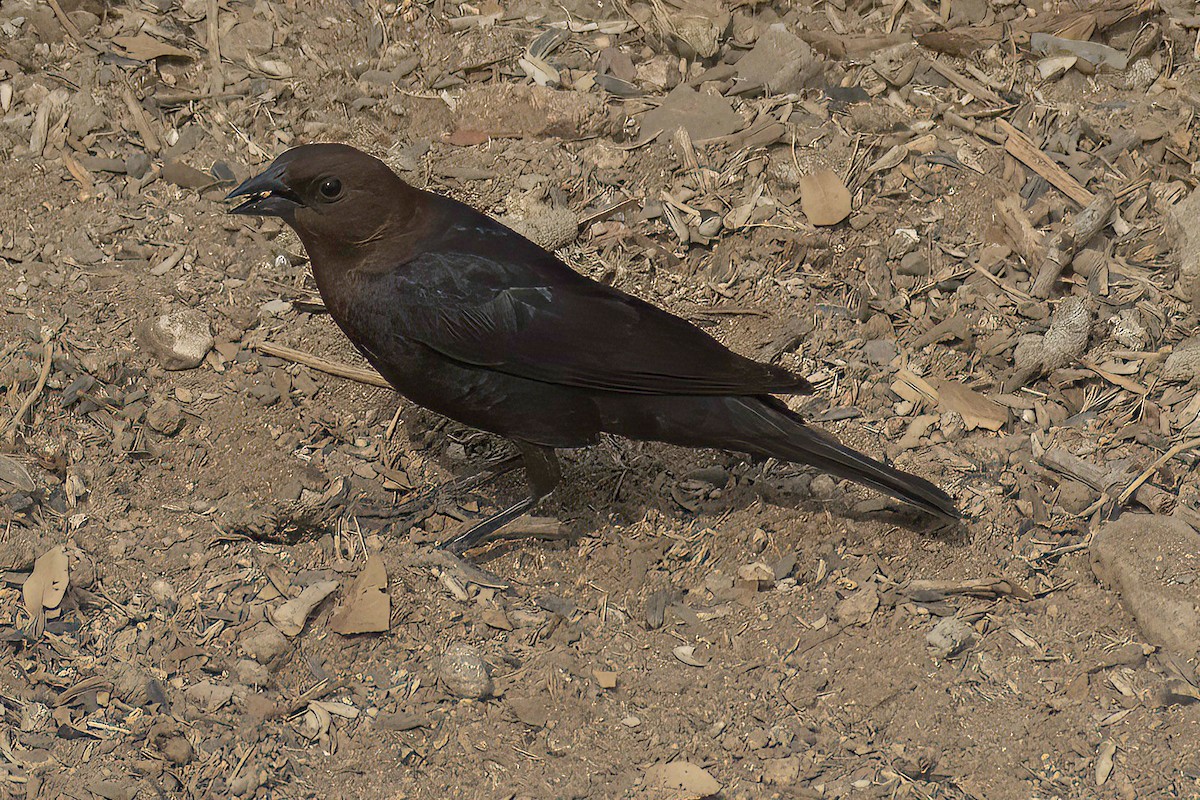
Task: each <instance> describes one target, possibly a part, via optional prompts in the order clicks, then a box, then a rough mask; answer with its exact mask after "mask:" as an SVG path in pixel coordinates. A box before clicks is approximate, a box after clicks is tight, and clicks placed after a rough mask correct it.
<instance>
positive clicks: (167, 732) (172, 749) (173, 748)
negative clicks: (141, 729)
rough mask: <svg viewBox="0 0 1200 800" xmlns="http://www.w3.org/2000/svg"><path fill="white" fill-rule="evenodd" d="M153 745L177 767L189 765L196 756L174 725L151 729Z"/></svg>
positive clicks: (150, 736) (150, 737)
mask: <svg viewBox="0 0 1200 800" xmlns="http://www.w3.org/2000/svg"><path fill="white" fill-rule="evenodd" d="M147 738H149V739H150V742H151V744H153V745H154V747H155V749H157V750H158V752H160V753H162V754H163V755H164V756H165V757H166V759H167V760H168V761H170V762H171V763H172V764H175V765H177V766H183V765H185V764H189V763H191V761H192V758H193V757H194V756H195V751H194V750H193V749H192V745H191V743H190V742H189V741H188V740H187V737H185V736H184V735H183V733H182V732H181V731H179V730H178V729H176V728H175V726H174V725H173V724H170V723H168V724H165V725H159V726H158V728H157V729H155V728H153V727H152V728H151V732H150V735H149V736H148V737H147Z"/></svg>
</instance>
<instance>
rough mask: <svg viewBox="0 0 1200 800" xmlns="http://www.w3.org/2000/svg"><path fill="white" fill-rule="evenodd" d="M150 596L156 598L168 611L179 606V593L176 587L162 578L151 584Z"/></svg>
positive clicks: (155, 600) (157, 602) (156, 601)
mask: <svg viewBox="0 0 1200 800" xmlns="http://www.w3.org/2000/svg"><path fill="white" fill-rule="evenodd" d="M150 596H151V597H152V598H154V602H155V603H156V604H157V605H159V606H160V607H162V608H164V609H167V610H168V611H172V612H173V611H174V610H175V609H176V608H178V607H179V594H178V593H177V592H176V591H175V587H174V586H172V585H171V584H170V582H169V581H165V580H163V579H162V578H159V579H158V580H156V581H155V582H154V583H152V584H150Z"/></svg>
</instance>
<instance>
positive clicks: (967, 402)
mask: <svg viewBox="0 0 1200 800" xmlns="http://www.w3.org/2000/svg"><path fill="white" fill-rule="evenodd" d="M931 383H932V384H933V387H934V388H935V389H936V390H937V395H938V409H939V410H941V411H956V412H958V413H959V414H960V415H961V416H962V418H963V422H964V423H966V426H967V430H974V429H975V428H984V429H986V430H989V431H998V430H1000V429H1001V428H1003V427H1004V423H1006V422H1008V408H1007V407H1005V406H1003V405H1001V404H1000V403H997V402H996V401H995V400H992V399H991V398H989V397H985V396H983V395H982V394H980V393H979V392H977V391H975V390H974V389H971V388H968V387H966V386H963V385H962V384H961V383H957V382H956V381H941V380H934V381H932V382H931Z"/></svg>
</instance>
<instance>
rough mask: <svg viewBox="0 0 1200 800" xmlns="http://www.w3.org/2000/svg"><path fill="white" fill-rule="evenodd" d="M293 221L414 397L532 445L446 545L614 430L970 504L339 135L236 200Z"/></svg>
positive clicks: (932, 510)
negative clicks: (797, 408)
mask: <svg viewBox="0 0 1200 800" xmlns="http://www.w3.org/2000/svg"><path fill="white" fill-rule="evenodd" d="M227 199H228V200H235V199H236V200H239V201H240V202H238V204H237V205H235V206H231V207H230V208H229V212H230V213H232V214H241V215H252V216H270V217H277V218H279V219H281V220H282V221H283V222H284V223H286V224H287V225H289V226H290V227H291V228H292V229H293V230H294V231H295V232H296V234H297V235H298V236H299V238H300V241H301V242H302V243H303V244H304V248H305V250H306V251H307V253H308V257H309V261H310V264H311V267H312V272H313V277H314V279H315V281H316V285H317V289H318V290H319V292H320V294H321V298H322V300H323V301H324V303H325V306H326V308H327V310H328V312H329V314H330V315H331V316H332V318H333V321H334V322H335V323H336V324H337V325H338V327H340V328H341V330H342V331H343V332H344V333H345V335H346V336H347V337H348V338H349V340H350V341H351V342H352V343H353V344H354V346H355V347H356V348H357V349H358V351H359V352H360V353H361V354H362V355H363V357H364V358H365V359H366V360H367V361H368V362H369V363H370V364H371V365H372V366H373V367H374V368H375V369H376V370H377V371H378V372H379V373H380V375H382V376H383V377H384V378H385V379H386V380H387V382H388V383H390V384H391V385H392V386H393V387H394V388H395V389H396V391H397V392H399V393H400V394H401V395H403V396H404V397H406V398H407V399H409V400H410V401H412V402H413V403H416V404H417V405H420V406H423V407H425V408H427V409H429V410H431V411H433V412H436V413H437V414H440V415H442V416H445V417H448V418H450V419H453V420H456V421H458V422H460V423H463V424H465V425H468V426H471V427H473V428H477V429H480V430H483V431H488V432H490V433H493V434H496V435H498V436H501V437H504V438H506V439H508V440H510V441H511V442H513V443H514V444H515V445H516V448H517V450H518V451H519V454H520V458H521V460H522V462H523V465H524V467H525V474H526V481H527V484H528V494H527V495H526V496H525V497H523V498H522V499H521V500H520V501H518V502H516V503H514V504H512V505H510V506H508V507H507V508H504V509H503V510H501V511H498V512H497V513H495V514H493V515H491V516H490V517H486V518H484V519H482V520H480V521H478V522H476V523H475V524H473V525H471V526H468V527H467V528H466V529H465V530H463V531H462V532H460V533H458V534H457V535H455V536H453V537H451V538H449V539H447V540H446V541H445V542H442V547H444V548H447V549H449V550H452V551H455V552H462V551H464V550H466V549H469V548H471V547H474V546H476V545H479V544H482V543H485V542H487V541H490V540H492V539H494V538H496V537H497V536H498V535H499V534H500V533H502V529H503V528H504V527H505V526H506V525H508V524H509V523H510V522H512V521H514V520H516V519H517V518H519V517H520V516H522V515H523V514H525V513H526V512H528V511H529V510H530V509H532V508H534V507H535V505H536V504H537V503H538V502H539V501H541V500H542V499H543V498H545V497H546V496H547V495H549V494H550V493H551V492H552V491H554V489H555V488H556V487H557V486H558V485H559V483H560V481H561V473H560V469H559V464H558V458H557V455H556V451H557V450H559V449H574V448H581V447H586V446H589V445H594V444H596V443H597V442H598V441H599V440H600V438H601V435H602V434H615V435H617V436H622V437H625V438H629V439H634V440H642V441H657V442H665V443H669V444H674V445H682V446H685V447H693V448H717V449H723V450H726V451H733V452H739V453H745V454H749V455H751V456H753V457H756V458H759V459H767V458H774V459H777V460H779V461H785V462H793V463H797V464H807V465H810V466H812V467H815V468H816V469H818V470H821V471H824V472H826V473H829V474H831V475H834V476H836V477H838V478H843V479H849V480H851V481H855V482H857V483H860V484H863V485H865V486H869V487H871V488H873V489H875V490H877V491H879V492H882V493H884V494H887V495H890V496H891V497H894V498H896V499H898V500H901V501H903V502H905V503H908V504H910V505H912V506H915V507H916V508H917V509H920V510H921V511H922V512H925V513H926V514H928V515H929V516H930V517H932V518H933V519H935V520H939V521H942V522H944V523H946V524H950V523H952V522H953V521H955V520H958V519H960V518H961V515H960V513H959V511H958V509H957V508H956V506H955V504H954V500H953V499H952V498H951V497H950V496H949V495H948V494H947V493H946V492H944V491H943V490H942V489H940V488H938V487H937V486H935V485H934V484H933V483H931V482H929V481H928V480H926V479H924V478H921V477H919V476H916V475H911V474H909V473H905V472H901V471H899V470H897V469H895V468H893V467H891V466H889V465H887V464H885V463H883V462H881V461H878V460H876V459H874V458H871V457H870V456H868V455H866V454H864V453H861V452H858V451H857V450H854V449H852V448H850V447H847V446H845V445H843V444H841V443H839V442H838V441H837V440H836V439H835V438H833V436H832V435H830V434H828V433H826V432H824V431H822V430H820V429H817V428H813V427H810V426H809V425H808V424H806V423H805V421H804V419H803V418H802V417H801V416H800V415H799V414H797V413H796V412H794V411H792V410H791V409H790V408H789V407H788V406H787V404H786V403H785V402H784V401H783V400H781V399H780V397H779V396H780V395H783V396H788V395H803V394H811V393H812V392H813V387H812V385H811V384H810V383H809V382H808V381H807V380H806V379H805V378H804V377H802V376H800V375H798V374H796V373H794V372H792V371H791V370H789V369H786V368H784V367H783V366H780V365H776V364H767V363H761V362H758V361H755V360H752V359H750V358H747V357H745V356H742V355H739V354H738V353H735V352H733V351H732V350H730V349H729V348H727V347H726V346H725V345H723V344H721V343H720V342H719V341H717V340H716V339H715V338H714V337H712V336H710V335H709V334H708V333H706V332H705V331H702V330H701V329H700V328H698V327H696V326H695V325H693V324H692V323H691V322H688V321H687V320H685V319H683V318H681V317H678V316H676V315H674V314H672V313H670V312H668V311H666V310H664V309H662V308H659V307H658V306H655V305H653V304H651V303H649V302H646V301H645V300H642V299H640V298H638V297H635V296H633V295H630V294H627V293H625V292H623V291H621V290H619V289H617V288H614V287H612V286H608V285H606V284H603V283H600V282H598V281H595V280H592V279H591V278H589V277H587V276H585V275H582V274H580V273H579V272H576V271H575V270H573V269H572V268H571V267H569V266H568V265H567V264H565V263H564V262H563V261H561V260H560V259H559V258H558V257H556V256H555V255H554V254H553V253H550V252H548V251H547V250H545V249H543V248H542V247H540V246H539V245H537V244H535V243H534V242H532V241H530V240H528V239H526V238H525V237H523V236H521V235H520V234H518V233H517V232H515V231H513V230H511V229H509V228H507V227H505V226H504V225H502V224H501V223H500V222H498V221H496V220H494V219H492V218H490V217H488V216H487V215H486V214H484V213H482V212H481V211H478V210H476V209H474V208H472V207H470V206H468V205H466V204H464V203H460V202H458V201H457V200H454V199H452V198H449V197H446V196H443V195H440V194H437V193H434V192H430V191H426V190H423V189H419V188H417V187H414V186H412V185H410V184H408V183H407V182H405V181H404V180H403V179H402V178H401V177H400V176H399V175H397V174H396V173H395V172H393V171H392V169H391V168H390V167H388V166H387V164H385V163H384V162H383V161H381V160H380V159H378V158H375V157H374V156H372V155H369V154H367V153H364V152H362V151H360V150H358V149H356V148H354V147H351V146H349V145H346V144H340V143H315V144H304V145H299V146H297V147H294V148H291V149H289V150H286V151H284V152H283V153H281V154H280V155H279V156H278V157H277V158H276V159H275V160H274V161H273V162H271V164H270V165H268V166H267V167H266V168H265V169H264V170H263V171H261V172H260V173H258V174H257V175H254V176H253V177H251V178H249V179H248V180H246V181H245V182H243V183H242V184H240V185H239V186H238V187H237V188H235V189H234V190H233V191H232V192H230V193H229V195H228V198H227Z"/></svg>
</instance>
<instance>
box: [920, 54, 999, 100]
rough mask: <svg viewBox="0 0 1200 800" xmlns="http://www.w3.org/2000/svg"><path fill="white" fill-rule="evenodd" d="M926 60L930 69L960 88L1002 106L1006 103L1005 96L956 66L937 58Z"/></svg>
mask: <svg viewBox="0 0 1200 800" xmlns="http://www.w3.org/2000/svg"><path fill="white" fill-rule="evenodd" d="M926 61H928V62H929V67H930V69H932V70H933V71H934V72H936V73H937V74H938V75H941V76H942V77H943V78H945V79H946V80H948V81H950V82H951V83H953V84H954V85H955V86H957V87H958V88H960V89H962V90H963V91H964V92H967V93H969V94H971V95H973V96H974V97H977V98H979V99H980V100H984V101H986V102H988V103H991V104H992V105H995V106H1002V105H1004V104H1005V103H1004V98H1002V97H1001V96H1000V95H998V94H996V93H995V92H993V91H992V90H991V89H989V88H988V87H986V86H984V85H983V84H982V83H980V82H979V81H977V80H975V79H974V78H968V77H967V76H966V75H963V74H962V73H961V72H959V71H958V70H956V69H954V67H951V66H950V65H948V64H943V63H942V62H941V61H938V60H937V59H936V58H929V59H926Z"/></svg>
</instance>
